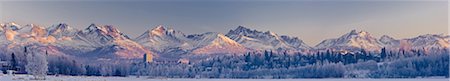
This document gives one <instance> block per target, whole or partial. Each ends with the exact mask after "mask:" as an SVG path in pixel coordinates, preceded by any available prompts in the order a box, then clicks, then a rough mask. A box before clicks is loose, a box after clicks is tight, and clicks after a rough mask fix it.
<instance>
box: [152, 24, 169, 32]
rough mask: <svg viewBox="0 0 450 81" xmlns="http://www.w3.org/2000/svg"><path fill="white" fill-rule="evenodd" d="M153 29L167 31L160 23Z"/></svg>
mask: <svg viewBox="0 0 450 81" xmlns="http://www.w3.org/2000/svg"><path fill="white" fill-rule="evenodd" d="M153 30H155V31H165V30H166V28H164V26H163V25H158V26H156V27H155V28H154V29H153Z"/></svg>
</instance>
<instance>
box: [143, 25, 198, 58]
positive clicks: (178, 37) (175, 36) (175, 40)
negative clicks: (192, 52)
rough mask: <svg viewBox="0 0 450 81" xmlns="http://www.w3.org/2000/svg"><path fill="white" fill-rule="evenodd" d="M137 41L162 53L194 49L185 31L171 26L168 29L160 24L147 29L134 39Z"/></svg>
mask: <svg viewBox="0 0 450 81" xmlns="http://www.w3.org/2000/svg"><path fill="white" fill-rule="evenodd" d="M134 41H136V42H137V43H139V44H141V45H143V46H145V47H146V48H149V49H151V50H154V51H156V52H160V53H168V52H176V51H183V52H185V51H187V50H189V49H192V48H193V47H192V45H191V44H190V40H189V39H188V38H186V36H185V35H184V33H182V32H180V31H176V30H173V29H171V28H169V29H166V28H164V27H163V26H162V25H159V26H157V27H155V28H153V29H151V30H147V31H146V32H144V33H143V34H141V35H140V36H139V37H137V38H136V39H134Z"/></svg>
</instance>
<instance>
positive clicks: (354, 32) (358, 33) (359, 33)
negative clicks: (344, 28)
mask: <svg viewBox="0 0 450 81" xmlns="http://www.w3.org/2000/svg"><path fill="white" fill-rule="evenodd" d="M369 35H370V34H369V32H367V31H363V30H361V31H357V30H354V29H353V30H351V31H350V32H349V33H347V34H346V35H345V36H360V37H365V36H369Z"/></svg>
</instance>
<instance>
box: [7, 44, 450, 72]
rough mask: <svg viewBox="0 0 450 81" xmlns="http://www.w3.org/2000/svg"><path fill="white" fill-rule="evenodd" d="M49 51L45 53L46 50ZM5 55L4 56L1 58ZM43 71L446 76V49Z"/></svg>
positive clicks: (15, 64)
mask: <svg viewBox="0 0 450 81" xmlns="http://www.w3.org/2000/svg"><path fill="white" fill-rule="evenodd" d="M20 56H23V55H17V54H11V56H10V57H9V59H8V60H5V61H8V62H9V64H10V65H11V66H10V67H8V68H1V69H2V70H3V72H5V70H8V69H9V70H18V71H19V72H20V71H21V70H22V69H21V68H24V66H23V65H25V64H26V62H22V60H23V59H24V58H22V57H20ZM47 57H50V56H47ZM2 59H4V58H2ZM47 60H48V61H49V65H48V67H49V69H48V70H49V72H48V74H51V75H54V74H58V75H87V76H129V75H135V76H145V77H153V78H156V77H168V78H415V77H434V76H443V77H449V52H448V51H447V50H446V49H444V50H440V51H435V52H430V51H424V50H408V51H405V50H397V51H390V50H386V49H385V48H383V49H381V50H380V52H377V53H375V52H367V51H365V50H360V51H356V52H342V51H324V52H316V53H313V54H302V53H296V54H287V53H274V52H271V51H264V52H261V53H259V52H249V53H246V54H242V55H220V56H214V57H210V58H208V59H204V60H200V61H196V62H151V63H146V62H136V63H123V64H109V63H102V64H95V65H93V64H82V63H79V62H77V61H76V60H73V59H69V58H65V57H51V58H48V59H47Z"/></svg>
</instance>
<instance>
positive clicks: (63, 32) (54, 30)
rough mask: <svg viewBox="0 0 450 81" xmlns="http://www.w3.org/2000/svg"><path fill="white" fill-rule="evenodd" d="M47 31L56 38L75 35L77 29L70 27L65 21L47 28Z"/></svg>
mask: <svg viewBox="0 0 450 81" xmlns="http://www.w3.org/2000/svg"><path fill="white" fill-rule="evenodd" d="M47 32H48V36H54V37H56V38H62V37H66V38H67V37H72V36H74V35H76V32H78V30H77V29H74V28H72V27H70V26H69V25H67V24H66V23H59V24H55V25H52V26H50V27H49V28H47Z"/></svg>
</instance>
